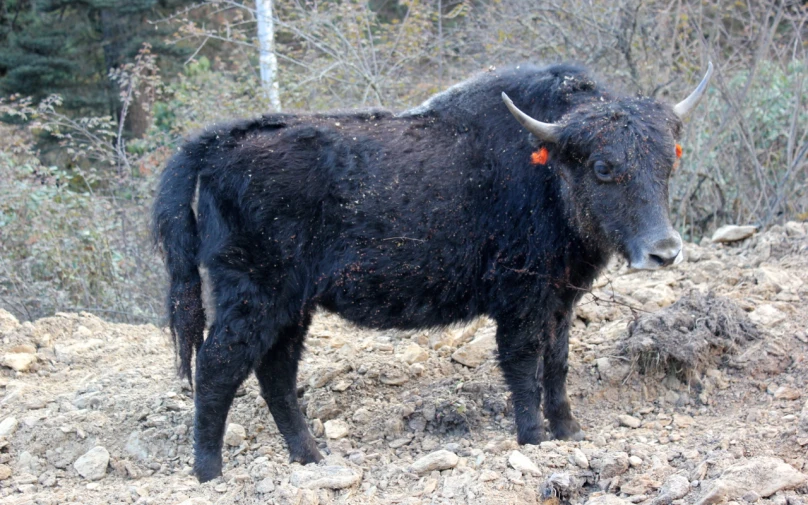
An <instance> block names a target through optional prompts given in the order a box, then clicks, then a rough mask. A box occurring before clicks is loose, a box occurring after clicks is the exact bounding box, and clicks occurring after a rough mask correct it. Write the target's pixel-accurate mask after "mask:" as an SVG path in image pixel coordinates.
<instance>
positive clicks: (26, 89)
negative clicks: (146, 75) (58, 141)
mask: <svg viewBox="0 0 808 505" xmlns="http://www.w3.org/2000/svg"><path fill="white" fill-rule="evenodd" d="M190 3H192V2H191V1H190V0H0V94H15V93H19V94H21V95H24V96H33V97H34V98H35V99H40V98H43V97H45V96H47V95H49V94H52V93H58V94H61V95H62V96H63V97H64V107H65V109H67V110H72V111H75V112H81V113H91V114H111V115H113V116H115V115H116V113H117V111H118V108H119V107H118V93H117V88H116V87H115V85H114V84H113V83H112V82H111V81H110V79H109V77H108V76H109V71H110V70H111V69H113V68H116V67H117V66H119V65H121V64H122V63H125V62H127V61H131V60H132V58H134V56H135V55H136V54H137V51H138V50H139V49H140V48H141V47H142V45H143V43H144V42H148V43H150V44H151V45H152V52H154V53H155V54H157V55H159V56H160V57H161V59H160V63H161V65H162V66H163V67H169V68H170V67H174V66H176V65H178V64H179V63H180V62H181V58H182V57H184V56H187V54H188V53H187V49H186V48H182V47H178V46H174V45H168V44H166V43H165V42H164V39H165V38H166V36H167V35H168V33H167V30H169V29H170V27H169V26H168V25H167V24H163V25H154V24H151V23H149V20H154V19H159V18H161V17H164V16H166V15H168V14H171V13H173V12H174V11H176V10H177V9H178V8H180V7H182V6H184V5H188V4H190Z"/></svg>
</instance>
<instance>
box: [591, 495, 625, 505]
mask: <svg viewBox="0 0 808 505" xmlns="http://www.w3.org/2000/svg"><path fill="white" fill-rule="evenodd" d="M585 505H631V502H630V501H628V500H624V499H622V498H618V497H617V496H615V495H613V494H602V495H600V496H596V497H594V498H590V499H589V500H587V502H586V504H585Z"/></svg>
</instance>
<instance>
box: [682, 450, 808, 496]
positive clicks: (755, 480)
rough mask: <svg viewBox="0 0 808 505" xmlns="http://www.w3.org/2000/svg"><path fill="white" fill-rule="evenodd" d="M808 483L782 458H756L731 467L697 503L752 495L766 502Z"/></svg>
mask: <svg viewBox="0 0 808 505" xmlns="http://www.w3.org/2000/svg"><path fill="white" fill-rule="evenodd" d="M806 482H808V476H806V475H805V474H803V473H801V472H799V471H797V470H796V469H795V468H794V467H792V466H791V465H789V464H786V463H785V462H783V460H781V459H779V458H771V457H760V458H753V459H750V460H747V461H743V462H741V463H737V464H735V465H732V466H730V467H729V468H727V469H726V470H724V472H723V473H722V474H721V476H720V477H719V478H718V479H716V480H715V481H714V482H713V483H712V485H710V486H708V487H707V491H706V492H705V493H704V495H702V497H701V498H700V499H699V500H698V501H697V502H696V503H697V505H711V504H714V503H718V502H722V501H728V500H734V499H737V498H740V497H742V496H744V495H745V494H747V493H749V492H750V491H753V492H755V493H757V494H758V495H760V496H761V497H763V498H766V497H769V496H771V495H773V494H774V493H776V492H777V491H781V490H785V489H794V488H797V487H799V486H801V485H803V484H805V483H806Z"/></svg>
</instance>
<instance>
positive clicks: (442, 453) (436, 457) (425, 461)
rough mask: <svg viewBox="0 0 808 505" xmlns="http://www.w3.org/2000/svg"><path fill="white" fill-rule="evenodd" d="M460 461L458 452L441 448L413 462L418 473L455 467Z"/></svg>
mask: <svg viewBox="0 0 808 505" xmlns="http://www.w3.org/2000/svg"><path fill="white" fill-rule="evenodd" d="M458 461H460V458H458V457H457V454H455V453H453V452H450V451H447V450H446V449H441V450H439V451H435V452H432V453H429V454H427V455H426V456H424V457H422V458H419V459H417V460H416V461H415V462H414V463H413V464H412V469H413V471H414V472H415V473H418V474H421V473H426V472H431V471H433V470H446V469H448V468H454V467H455V466H456V465H457V462H458Z"/></svg>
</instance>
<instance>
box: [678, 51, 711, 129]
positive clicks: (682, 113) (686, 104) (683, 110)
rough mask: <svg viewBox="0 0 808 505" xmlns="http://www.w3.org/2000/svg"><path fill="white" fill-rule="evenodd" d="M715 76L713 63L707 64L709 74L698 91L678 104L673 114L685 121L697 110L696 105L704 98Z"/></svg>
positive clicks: (700, 84) (705, 76)
mask: <svg viewBox="0 0 808 505" xmlns="http://www.w3.org/2000/svg"><path fill="white" fill-rule="evenodd" d="M712 75H713V62H712V61H711V62H709V63H707V73H706V74H704V79H702V80H701V82H700V83H699V85H698V86H696V89H694V90H693V92H692V93H690V96H688V97H687V98H685V99H684V100H682V101H681V102H679V103H677V104H676V105H675V106H674V107H673V112H674V113H676V115H677V116H679V119H684V118H686V117H687V116H689V115H690V113H691V112H693V109H695V108H696V105H697V104H698V103H699V100H701V98H702V97H703V96H704V92H705V91H706V90H707V84H708V83H709V82H710V77H712Z"/></svg>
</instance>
